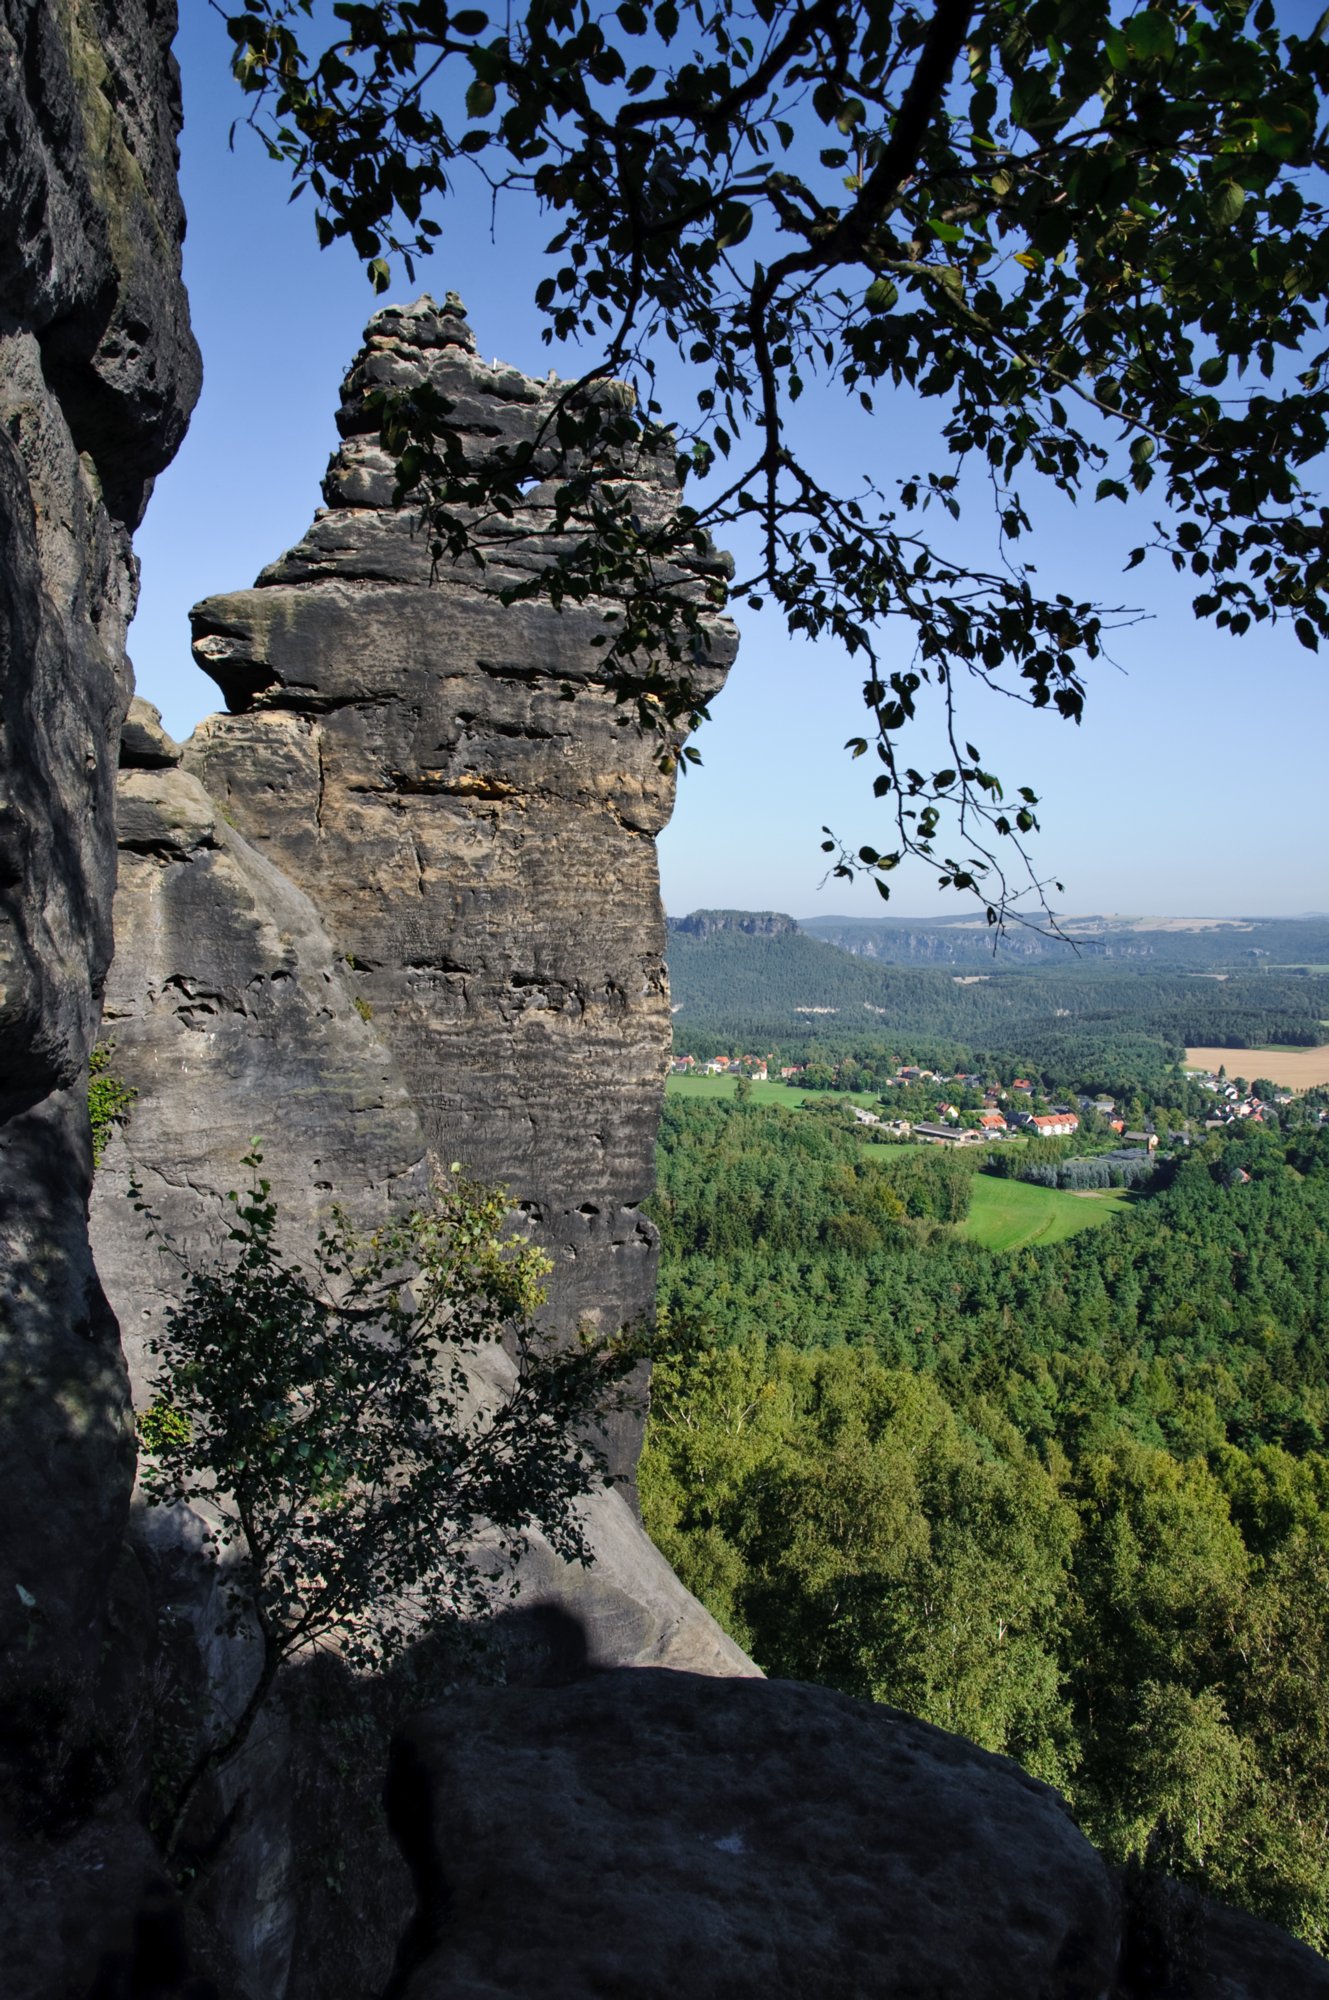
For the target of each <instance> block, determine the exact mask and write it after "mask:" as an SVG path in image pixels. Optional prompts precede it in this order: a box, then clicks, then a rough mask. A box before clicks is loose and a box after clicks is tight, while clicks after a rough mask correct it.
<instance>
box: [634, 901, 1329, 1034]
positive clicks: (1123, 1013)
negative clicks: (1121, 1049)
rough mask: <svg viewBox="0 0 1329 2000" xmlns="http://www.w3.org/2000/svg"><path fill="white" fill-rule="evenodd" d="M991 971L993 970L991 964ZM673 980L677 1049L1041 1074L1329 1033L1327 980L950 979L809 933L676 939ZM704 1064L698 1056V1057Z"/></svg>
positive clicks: (1311, 976) (1146, 966)
mask: <svg viewBox="0 0 1329 2000" xmlns="http://www.w3.org/2000/svg"><path fill="white" fill-rule="evenodd" d="M988 965H989V967H993V961H992V960H990V959H989V961H988ZM669 971H670V983H671V988H672V992H673V999H674V1004H675V1007H676V1008H677V1013H676V1016H675V1022H674V1029H675V1040H676V1044H677V1045H678V1046H679V1047H684V1046H689V1047H690V1046H692V1045H693V1043H695V1042H697V1039H698V1037H699V1036H700V1035H705V1034H707V1033H709V1034H712V1035H715V1036H718V1037H721V1038H724V1037H729V1038H731V1039H732V1038H735V1037H737V1038H738V1039H739V1040H745V1039H746V1040H763V1039H764V1040H771V1039H778V1040H779V1041H780V1042H781V1043H783V1044H785V1045H789V1044H791V1043H793V1042H794V1041H796V1040H797V1039H798V1038H799V1037H805V1038H806V1037H809V1036H814V1035H815V1036H819V1037H821V1038H823V1039H826V1038H830V1039H832V1040H836V1041H846V1040H847V1041H853V1040H855V1039H858V1040H862V1039H863V1038H864V1037H866V1036H868V1035H873V1036H876V1037H877V1038H880V1036H881V1035H883V1034H888V1033H889V1034H890V1035H893V1036H895V1037H896V1038H897V1040H898V1042H899V1043H900V1044H901V1045H902V1046H904V1045H908V1046H910V1047H916V1046H917V1045H918V1044H919V1042H920V1041H929V1042H931V1043H934V1044H943V1043H944V1044H947V1045H949V1046H951V1047H954V1048H962V1049H966V1050H969V1051H975V1052H977V1051H981V1052H985V1053H992V1054H996V1053H998V1052H1002V1051H1010V1052H1012V1053H1014V1054H1016V1055H1018V1056H1020V1057H1022V1058H1027V1059H1028V1060H1030V1061H1036V1062H1037V1063H1039V1064H1040V1065H1041V1066H1044V1067H1053V1066H1056V1065H1057V1064H1059V1063H1060V1064H1062V1065H1063V1066H1064V1065H1065V1063H1066V1061H1067V1057H1068V1054H1069V1058H1070V1066H1071V1067H1075V1066H1076V1065H1077V1064H1080V1065H1081V1066H1083V1051H1084V1050H1085V1049H1086V1048H1087V1047H1089V1046H1090V1045H1095V1044H1096V1045H1098V1046H1099V1047H1100V1048H1101V1047H1102V1046H1103V1045H1105V1044H1110V1043H1113V1042H1116V1041H1119V1040H1121V1039H1122V1038H1124V1037H1126V1038H1132V1037H1133V1038H1141V1037H1143V1038H1145V1039H1147V1040H1148V1041H1149V1042H1151V1043H1152V1044H1153V1045H1154V1046H1155V1047H1156V1048H1157V1049H1158V1051H1159V1054H1160V1059H1161V1060H1163V1061H1172V1060H1175V1059H1176V1057H1177V1056H1178V1055H1179V1054H1180V1052H1181V1050H1182V1049H1184V1048H1185V1047H1186V1046H1187V1045H1204V1046H1214V1047H1222V1048H1234V1049H1237V1048H1258V1047H1260V1046H1262V1045H1265V1044H1269V1043H1281V1044H1288V1045H1292V1046H1297V1047H1307V1048H1309V1047H1314V1046H1316V1045H1318V1044H1319V1043H1321V1042H1322V1041H1324V1040H1325V1039H1326V1038H1327V1036H1326V1029H1325V1025H1324V1024H1325V1022H1326V1020H1329V974H1326V973H1307V972H1294V971H1289V970H1277V969H1273V968H1271V969H1269V970H1267V971H1258V972H1252V971H1249V970H1242V971H1233V972H1231V973H1230V974H1228V975H1227V976H1226V977H1224V978H1221V979H1220V978H1217V977H1213V978H1211V977H1206V976H1204V975H1203V974H1197V973H1195V972H1193V971H1189V970H1187V969H1186V968H1184V967H1179V966H1171V967H1169V966H1166V965H1162V964H1157V963H1155V962H1154V961H1153V960H1151V959H1143V960H1139V961H1130V962H1116V961H1113V962H1104V961H1102V960H1100V959H1097V958H1089V959H1086V958H1080V959H1077V958H1075V957H1074V956H1073V955H1072V954H1071V953H1070V951H1069V950H1068V949H1067V948H1066V947H1062V957H1061V958H1060V959H1059V960H1058V961H1057V962H1056V963H1054V964H1050V965H1039V966H1036V967H1033V968H1029V969H1018V970H1004V969H1000V968H995V969H990V970H989V971H988V972H986V973H983V972H976V973H970V974H964V975H957V974H954V973H951V972H946V971H941V970H934V969H932V968H931V967H922V966H913V965H882V964H877V963H875V962H874V961H872V960H869V959H866V958H862V957H855V956H853V955H852V954H851V953H849V952H847V951H841V950H838V949H836V947H835V946H833V945H829V944H824V943H822V942H821V941H820V940H819V939H817V938H814V937H810V936H808V935H807V933H806V932H804V931H801V930H793V931H786V932H781V933H779V934H776V935H769V934H763V935H752V934H749V933H745V932H742V931H739V930H737V929H733V928H726V929H722V930H715V931H710V932H708V933H706V934H705V935H702V936H694V935H692V934H690V933H688V932H685V931H680V930H674V931H671V934H670V939H669ZM698 1052H700V1049H698Z"/></svg>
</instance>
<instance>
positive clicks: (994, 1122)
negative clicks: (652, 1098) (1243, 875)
mask: <svg viewBox="0 0 1329 2000" xmlns="http://www.w3.org/2000/svg"><path fill="white" fill-rule="evenodd" d="M1237 1053H1242V1052H1237V1051H1234V1054H1237ZM1249 1053H1250V1054H1251V1055H1252V1056H1254V1055H1256V1054H1257V1053H1258V1051H1254V1050H1252V1051H1250V1052H1249ZM670 1073H671V1074H672V1075H675V1076H694V1077H701V1076H716V1077H734V1078H746V1079H747V1080H748V1081H749V1082H751V1083H766V1082H774V1081H777V1080H778V1081H779V1082H780V1083H783V1084H785V1085H787V1086H788V1087H789V1088H791V1089H795V1090H797V1089H799V1088H818V1089H825V1088H828V1087H829V1088H832V1089H834V1088H836V1087H840V1088H844V1089H853V1088H855V1087H856V1086H855V1084H854V1082H853V1081H852V1079H851V1078H849V1077H845V1078H843V1079H842V1078H841V1075H840V1065H838V1064H837V1065H834V1066H833V1067H832V1068H831V1070H830V1071H829V1073H827V1072H826V1069H825V1065H814V1064H801V1063H785V1064H779V1063H778V1059H777V1058H776V1057H775V1056H773V1055H766V1056H757V1055H738V1056H724V1055H721V1056H713V1057H711V1058H710V1059H709V1060H707V1061H702V1060H699V1059H698V1058H697V1057H696V1056H693V1055H681V1056H676V1057H675V1058H674V1059H673V1061H672V1062H671V1063H670ZM1192 1080H1193V1081H1194V1082H1196V1083H1197V1084H1199V1085H1200V1086H1201V1087H1202V1088H1203V1089H1205V1090H1207V1091H1209V1092H1210V1093H1212V1095H1213V1096H1214V1097H1215V1098H1216V1099H1217V1102H1216V1104H1215V1105H1214V1109H1213V1114H1212V1115H1211V1116H1210V1117H1207V1118H1206V1119H1205V1120H1204V1127H1205V1129H1206V1130H1207V1131H1215V1130H1219V1129H1222V1128H1224V1127H1226V1126H1229V1125H1234V1124H1236V1123H1238V1122H1239V1121H1241V1120H1246V1119H1248V1120H1251V1121H1253V1122H1254V1123H1255V1124H1257V1125H1259V1124H1265V1123H1276V1122H1277V1114H1278V1110H1279V1108H1280V1107H1281V1106H1283V1105H1286V1104H1288V1103H1290V1102H1291V1100H1292V1098H1293V1096H1294V1093H1293V1092H1292V1091H1291V1090H1285V1089H1274V1090H1273V1091H1272V1092H1270V1093H1268V1094H1266V1095H1264V1096H1261V1095H1259V1094H1258V1093H1257V1092H1256V1090H1255V1089H1254V1088H1253V1087H1252V1086H1250V1085H1248V1084H1247V1083H1246V1082H1245V1080H1244V1079H1242V1078H1240V1077H1238V1078H1237V1079H1235V1080H1232V1079H1230V1078H1229V1077H1228V1075H1227V1072H1226V1069H1225V1068H1220V1069H1219V1070H1217V1071H1215V1072H1210V1073H1207V1074H1203V1075H1196V1076H1194V1077H1193V1079H1192ZM929 1085H930V1086H935V1087H936V1090H937V1098H936V1101H935V1104H934V1106H933V1108H932V1114H931V1116H930V1117H923V1118H919V1117H917V1116H915V1117H913V1118H892V1117H890V1116H889V1115H888V1108H887V1099H886V1096H885V1094H884V1093H885V1092H886V1091H888V1090H891V1089H899V1090H906V1089H908V1090H910V1091H911V1092H914V1093H915V1103H917V1096H916V1093H917V1090H918V1089H919V1088H920V1087H925V1086H929ZM876 1091H880V1092H881V1093H882V1094H881V1095H879V1096H878V1102H879V1104H880V1106H881V1109H880V1110H873V1109H870V1108H868V1107H866V1106H864V1105H862V1104H853V1105H851V1107H850V1109H851V1112H852V1115H853V1117H854V1119H855V1120H856V1122H857V1123H858V1124H859V1125H862V1126H864V1127H867V1128H869V1129H870V1130H872V1131H873V1132H874V1133H878V1134H880V1136H881V1137H883V1138H891V1139H895V1140H912V1141H914V1142H921V1143H923V1144H927V1145H937V1146H974V1145H988V1144H991V1143H993V1142H996V1141H1000V1140H1003V1139H1007V1138H1019V1139H1061V1138H1070V1137H1072V1136H1073V1135H1074V1134H1076V1133H1077V1132H1079V1131H1080V1129H1081V1124H1082V1122H1083V1120H1084V1118H1085V1116H1086V1114H1093V1116H1092V1117H1091V1119H1090V1124H1091V1126H1092V1128H1093V1129H1094V1130H1096V1131H1098V1132H1100V1133H1102V1134H1103V1135H1104V1136H1106V1134H1107V1133H1108V1132H1111V1133H1113V1134H1115V1135H1116V1137H1117V1138H1118V1140H1119V1141H1120V1143H1121V1144H1122V1145H1124V1146H1130V1147H1135V1148H1139V1149H1143V1150H1144V1151H1146V1152H1149V1153H1152V1152H1153V1151H1154V1150H1155V1149H1156V1148H1157V1146H1158V1144H1159V1140H1160V1136H1163V1135H1161V1134H1160V1133H1159V1131H1158V1130H1156V1129H1155V1126H1154V1124H1153V1122H1152V1121H1151V1120H1149V1119H1147V1118H1146V1119H1145V1120H1143V1121H1141V1124H1140V1126H1139V1128H1138V1129H1135V1130H1129V1129H1128V1126H1127V1120H1126V1118H1125V1117H1124V1116H1122V1115H1121V1112H1120V1109H1119V1107H1118V1105H1117V1102H1116V1100H1115V1099H1114V1098H1112V1097H1110V1096H1106V1095H1102V1094H1100V1095H1096V1096H1077V1098H1076V1099H1075V1102H1074V1103H1073V1104H1067V1103H1060V1104H1058V1103H1049V1102H1048V1101H1047V1099H1046V1098H1045V1097H1044V1096H1043V1094H1042V1087H1041V1085H1040V1084H1039V1083H1037V1082H1035V1081H1033V1080H1031V1079H1030V1078H1028V1077H1023V1076H1017V1077H1015V1078H1013V1079H1012V1081H1011V1082H1010V1083H1009V1084H1001V1083H1000V1082H998V1081H996V1080H994V1079H992V1078H989V1077H984V1076H981V1075H976V1074H974V1073H972V1072H969V1071H965V1070H956V1071H955V1072H954V1073H953V1074H952V1075H949V1076H948V1075H944V1074H943V1073H942V1072H941V1071H940V1070H935V1069H926V1068H923V1067H921V1066H919V1065H916V1064H912V1063H901V1064H900V1065H899V1066H898V1068H897V1069H896V1071H895V1074H894V1075H893V1076H891V1077H888V1078H884V1079H882V1080H881V1082H880V1083H879V1084H878V1085H877V1086H874V1093H875V1092H876ZM952 1092H953V1093H954V1094H955V1096H957V1097H962V1098H964V1099H965V1100H967V1101H966V1102H964V1103H958V1102H953V1101H952V1098H951V1095H949V1094H948V1093H952ZM1135 1110H1136V1115H1137V1118H1138V1114H1139V1106H1138V1105H1137V1106H1136V1107H1135ZM1314 1116H1315V1120H1316V1122H1323V1121H1324V1120H1325V1118H1326V1116H1329V1114H1326V1112H1324V1111H1322V1110H1321V1111H1319V1112H1318V1113H1316V1114H1314ZM1177 1136H1186V1135H1184V1134H1178V1135H1177Z"/></svg>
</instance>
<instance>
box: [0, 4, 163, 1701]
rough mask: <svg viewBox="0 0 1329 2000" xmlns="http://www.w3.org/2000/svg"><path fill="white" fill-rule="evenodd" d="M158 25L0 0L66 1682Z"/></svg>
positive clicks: (21, 906) (39, 1351)
mask: <svg viewBox="0 0 1329 2000" xmlns="http://www.w3.org/2000/svg"><path fill="white" fill-rule="evenodd" d="M175 25H176V22H175V7H174V4H173V0H114V4H112V0H62V3H61V4H59V5H45V6H34V5H32V4H31V0H0V130H3V133H4V156H3V161H0V688H2V689H3V698H2V706H0V798H2V799H3V807H2V808H0V1645H3V1647H4V1648H5V1651H6V1654H7V1656H8V1658H9V1659H10V1661H11V1662H14V1661H18V1660H21V1659H23V1658H32V1657H40V1656H42V1655H45V1654H47V1653H48V1652H49V1657H50V1660H51V1661H52V1662H58V1663H59V1671H60V1672H62V1673H66V1672H67V1673H71V1674H75V1675H77V1674H78V1673H80V1672H82V1671H84V1670H85V1668H86V1665H87V1662H89V1661H90V1660H93V1659H95V1658H96V1655H97V1651H98V1647H99V1644H100V1636H101V1635H100V1628H99V1619H100V1615H101V1608H102V1605H103V1603H104V1596H105V1588H106V1582H107V1578H108V1576H109V1575H110V1574H111V1572H112V1571H113V1569H114V1566H115V1551H116V1547H117V1544H118V1542H119V1539H120V1535H121V1532H122V1529H123V1524H124V1517H125V1510H126V1506H127V1503H128V1497H129V1488H130V1481H131V1478H132V1472H133V1445H132V1436H131V1433H130V1431H129V1429H128V1424H127V1401H128V1399H127V1394H126V1386H125V1380H124V1371H123V1368H122V1365H121V1362H120V1357H119V1352H118V1347H117V1341H116V1328H115V1323H114V1320H113V1318H112V1316H111V1314H110V1313H109V1311H108V1310H107V1307H106V1304H105V1300H104V1298H103V1296H102V1292H101V1288H100V1286H99V1285H98V1283H97V1279H96V1274H95V1272H94V1271H93V1267H92V1263H91V1259H90V1257H89V1254H88V1246H87V1231H86V1224H85V1214H86V1204H87V1196H88V1188H89V1184H90V1180H91V1164H92V1163H91V1155H90V1150H89V1140H88V1122H87V1106H86V1091H85V1087H84V1085H85V1078H86V1071H87V1060H88V1052H89V1048H90V1046H91V1042H92V1037H93V1032H94V1027H95V1023H96V1018H97V1010H98V1006H99V1004H100V997H101V986H102V981H103V978H104V976H105V972H106V967H107V964H108V962H109V959H110V955H111V895H112V889H113V885H114V880H115V837H114V811H113V790H114V781H115V770H116V761H117V746H118V739H119V732H120V724H121V721H122V719H123V717H124V713H125V707H126V704H127V702H128V700H129V694H130V688H131V678H130V673H129V668H128V664H127V661H126V658H125V629H126V626H127V624H128V621H129V618H130V616H131V614H132V612H133V608H134V597H135V590H136V583H137V575H136V570H135V566H134V558H133V554H132V550H131V547H130V534H131V532H132V530H133V529H134V527H135V526H136V525H137V523H138V521H139V519H140V517H141V515H142V511H143V507H144V504H145V501H146V498H147V495H148V493H149V492H150V490H151V486H152V481H153V478H154V476H155V475H156V473H157V472H159V471H160V470H161V468H162V467H163V466H164V465H165V464H167V462H168V461H169V460H170V458H171V456H172V454H173V453H174V451H175V449H176V446H177V445H178V443H179V441H180V438H181V436H182V435H183V432H184V428H185V423H186V421H187V418H188V415H189V411H190V409H191V408H192V406H193V403H194V400H195V397H196V395H197V393H198V386H199V361H198V354H197V350H196V348H195V346H194V342H193V340H192V337H191V335H190V331H189V322H188V316H187V310H186V304H185V296H184V291H183V288H182V286H181V282H180V242H181V238H182V236H183V233H184V219H183V214H182V211H181V207H180V199H179V194H178V191H177V188H176V180H175V168H176V134H177V131H178V128H179V122H180V97H179V79H178V75H177V72H176V68H175V64H174V60H173V58H172V56H171V53H170V44H171V38H172V36H173V35H174V32H175ZM80 1662H82V1663H83V1664H82V1665H80ZM54 1670H55V1668H54V1666H53V1667H52V1671H54Z"/></svg>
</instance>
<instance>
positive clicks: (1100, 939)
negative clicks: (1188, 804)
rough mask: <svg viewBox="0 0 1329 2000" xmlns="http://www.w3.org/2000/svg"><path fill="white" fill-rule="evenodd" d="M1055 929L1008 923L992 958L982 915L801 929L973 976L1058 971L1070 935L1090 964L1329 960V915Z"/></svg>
mask: <svg viewBox="0 0 1329 2000" xmlns="http://www.w3.org/2000/svg"><path fill="white" fill-rule="evenodd" d="M1058 925H1059V932H1060V933H1061V934H1057V933H1053V932H1051V931H1050V930H1048V929H1047V928H1036V927H1034V926H1026V925H1023V924H1015V923H1012V924H1009V925H1008V926H1007V928H1006V929H1005V931H1004V932H1003V933H1002V936H1001V938H1000V941H999V943H998V945H997V949H996V951H995V953H994V951H993V936H992V932H991V930H990V929H989V928H988V926H987V924H986V923H985V922H984V921H983V919H982V917H981V916H978V917H974V916H967V915H966V916H953V917H934V918H931V919H919V918H913V917H804V918H803V919H802V921H801V923H800V926H799V928H800V929H801V930H804V931H807V932H808V934H809V935H810V936H812V937H817V938H821V939H822V941H823V942H824V943H826V944H833V945H837V946H838V947H839V949H840V950H841V951H848V952H852V953H854V954H855V956H856V957H861V958H868V959H875V960H877V961H879V962H880V963H881V964H883V965H916V964H931V965H959V966H963V967H965V968H966V969H973V970H982V969H983V968H984V967H987V968H988V969H989V970H990V969H992V967H993V966H994V964H995V965H996V966H997V967H1002V966H1012V965H1017V966H1018V965H1020V964H1029V963H1041V964H1048V965H1059V964H1061V963H1063V962H1064V961H1065V959H1066V957H1067V946H1066V939H1067V938H1069V939H1071V940H1073V942H1074V945H1075V949H1076V951H1078V952H1079V953H1080V955H1081V956H1082V957H1083V958H1085V959H1089V960H1113V961H1118V962H1119V961H1123V960H1124V961H1128V962H1129V961H1134V960H1139V959H1148V960H1150V961H1151V962H1153V963H1154V964H1158V965H1166V966H1176V967H1182V968H1191V969H1198V970H1201V971H1210V972H1212V971H1238V972H1241V971H1246V972H1249V971H1253V970H1258V969H1259V968H1260V967H1261V966H1266V965H1267V966H1279V967H1286V966H1292V965H1317V964H1318V965H1326V964H1329V917H1244V918H1232V919H1223V920H1206V919H1204V918H1193V919H1190V920H1186V919H1180V918H1156V917H1155V918H1151V917H1065V918H1059V919H1058Z"/></svg>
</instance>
